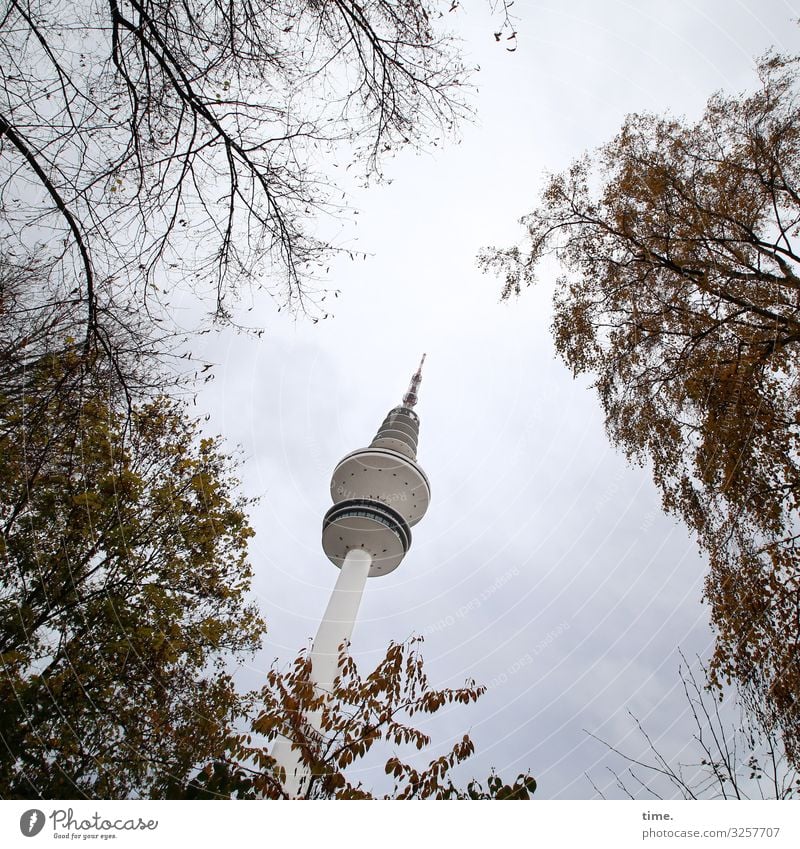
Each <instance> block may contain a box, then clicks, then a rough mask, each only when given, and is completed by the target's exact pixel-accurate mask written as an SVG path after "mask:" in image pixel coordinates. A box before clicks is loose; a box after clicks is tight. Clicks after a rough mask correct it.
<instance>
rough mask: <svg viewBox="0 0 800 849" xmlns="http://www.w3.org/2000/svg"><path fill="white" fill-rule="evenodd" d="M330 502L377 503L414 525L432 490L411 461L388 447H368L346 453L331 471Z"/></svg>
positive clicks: (425, 506) (423, 512) (425, 509)
mask: <svg viewBox="0 0 800 849" xmlns="http://www.w3.org/2000/svg"><path fill="white" fill-rule="evenodd" d="M331 499H332V500H333V502H334V504H341V503H343V502H345V501H352V500H353V499H362V500H366V501H377V502H380V503H381V504H384V505H386V506H387V507H389V508H390V509H392V510H393V511H394V512H396V513H397V514H399V515H400V516H401V517H402V519H403V521H405V522H406V523H407V524H408V525H416V523H417V522H419V520H420V519H421V518H422V517H423V516H424V515H425V513H426V512H427V510H428V505H429V504H430V500H431V487H430V484H429V483H428V478H427V477H426V475H425V472H423V471H422V469H421V468H420V467H419V466H418V465H417V464H416V462H414V460H411V459H409V458H408V457H406V456H404V455H403V454H400V453H398V452H397V451H393V450H391V449H389V448H380V447H375V446H370V447H369V448H360V449H359V450H358V451H353V452H352V453H351V454H348V455H347V456H346V457H344V458H343V459H342V460H341V461H340V462H339V464H338V465H337V466H336V468H335V469H334V470H333V476H332V477H331Z"/></svg>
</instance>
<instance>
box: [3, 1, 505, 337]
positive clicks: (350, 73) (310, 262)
mask: <svg viewBox="0 0 800 849" xmlns="http://www.w3.org/2000/svg"><path fill="white" fill-rule="evenodd" d="M452 8H455V4H453V5H451V9H452ZM442 18H443V12H442V11H441V10H439V9H438V4H437V3H434V2H426V0H367V2H362V3H356V2H351V0H314V2H308V3H296V2H293V0H243V2H234V3H230V2H221V0H187V2H182V3H176V2H172V0H110V2H108V3H93V2H89V1H88V0H77V2H69V3H68V2H65V0H11V2H10V3H9V4H8V6H7V8H6V10H5V12H4V14H3V16H2V18H1V19H0V32H2V40H0V56H2V62H0V66H2V68H3V72H2V76H0V189H2V193H3V211H4V215H3V230H2V232H0V236H2V237H3V238H4V239H5V240H7V244H8V247H7V249H8V250H10V251H12V252H13V255H14V257H15V259H16V260H17V261H18V262H25V261H28V260H29V259H30V258H31V257H37V258H39V259H42V258H43V257H44V256H47V257H50V258H53V259H56V260H58V261H59V262H60V263H61V275H62V277H63V278H64V279H65V280H70V281H75V282H74V285H77V286H78V292H79V296H80V297H81V299H82V300H83V302H84V305H85V313H84V318H85V324H86V331H87V332H88V333H89V334H90V335H92V334H96V333H98V332H99V333H101V334H102V332H104V329H105V328H106V327H107V326H108V325H109V324H112V325H113V323H114V321H116V320H118V315H117V313H116V310H115V308H116V307H118V306H119V302H120V301H124V300H125V298H126V297H127V298H133V299H134V300H135V302H136V303H137V304H139V305H141V304H142V303H143V302H144V303H146V304H147V305H148V306H149V308H150V309H151V310H152V311H153V314H154V315H155V316H156V317H158V315H159V313H161V312H162V307H163V305H165V304H166V303H167V302H168V300H169V292H170V290H171V289H172V288H173V287H174V286H175V285H176V284H177V283H180V284H186V283H190V284H191V285H192V286H193V288H194V290H195V291H196V292H198V293H200V294H201V295H202V296H203V297H204V298H207V297H210V298H211V299H212V301H213V304H214V307H213V309H212V310H211V311H212V313H215V314H216V315H217V317H221V318H227V317H229V315H230V312H229V301H230V296H231V294H232V293H234V292H235V291H236V288H237V286H238V285H239V284H242V283H246V284H253V285H255V286H262V285H263V286H264V287H265V288H266V289H268V290H269V291H270V292H271V293H272V294H273V295H274V296H275V297H276V299H277V300H278V303H280V304H287V303H290V304H294V305H295V306H298V305H299V306H301V307H302V306H303V304H304V303H305V302H306V301H307V299H308V298H309V297H311V298H312V299H313V297H314V284H313V283H312V280H313V279H314V276H315V273H316V272H318V271H319V270H320V264H322V263H323V260H324V258H325V257H326V256H330V255H331V254H333V253H335V252H336V251H337V248H336V246H335V245H334V244H333V243H332V242H331V241H330V240H329V239H327V238H326V237H325V236H324V235H322V230H321V229H320V227H319V225H318V223H315V219H316V218H317V217H318V216H319V214H320V213H321V212H327V213H334V214H335V213H336V212H337V211H340V210H341V205H340V204H341V203H342V201H341V200H340V198H339V195H340V192H337V193H336V197H335V199H334V198H333V196H332V194H331V190H330V187H329V186H328V185H327V181H328V179H329V177H328V176H326V175H325V174H324V173H323V172H324V169H323V168H322V167H320V163H321V162H322V161H329V162H332V163H333V162H335V160H336V159H337V158H343V159H344V160H345V162H346V163H347V164H348V167H349V165H350V164H351V163H354V162H355V163H359V165H360V168H361V171H362V173H366V174H367V175H376V174H377V173H378V169H379V162H380V161H381V159H382V158H383V157H384V156H385V155H386V154H387V153H389V152H390V151H392V150H394V149H396V148H397V147H402V146H406V145H423V144H425V143H426V142H428V141H431V142H432V143H435V141H436V139H437V138H441V137H442V135H444V134H448V133H450V132H451V131H452V130H453V129H454V127H455V125H456V122H457V121H458V119H459V118H461V117H463V116H464V115H465V114H467V110H466V109H465V106H464V101H463V97H462V90H463V87H464V85H465V83H466V80H467V70H466V69H465V67H464V66H463V64H462V62H461V60H460V59H459V57H458V55H457V52H456V51H455V49H454V44H455V43H454V40H453V39H452V38H451V37H450V36H449V35H447V33H446V32H444V30H443V28H442V26H441V24H442V21H441V20H440V19H442ZM506 21H508V15H507V11H506ZM342 171H344V168H343V169H342ZM345 188H346V187H345ZM162 317H163V316H162Z"/></svg>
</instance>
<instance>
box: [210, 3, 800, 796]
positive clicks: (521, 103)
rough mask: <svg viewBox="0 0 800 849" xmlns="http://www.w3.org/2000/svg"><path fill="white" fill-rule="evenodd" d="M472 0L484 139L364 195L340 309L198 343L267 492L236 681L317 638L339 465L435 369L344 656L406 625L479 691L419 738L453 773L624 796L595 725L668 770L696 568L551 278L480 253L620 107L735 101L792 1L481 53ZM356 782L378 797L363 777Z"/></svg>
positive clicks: (215, 400)
mask: <svg viewBox="0 0 800 849" xmlns="http://www.w3.org/2000/svg"><path fill="white" fill-rule="evenodd" d="M464 5H465V6H468V7H469V8H468V10H467V12H463V11H462V12H460V13H458V14H457V15H452V16H450V20H451V23H452V25H453V26H455V27H456V28H457V29H458V31H459V33H460V34H461V35H462V37H463V38H464V49H465V52H466V54H467V56H468V59H469V61H470V62H471V63H475V64H478V65H480V67H481V71H480V73H479V74H478V75H477V77H476V82H477V83H478V85H479V93H478V95H477V96H476V98H475V102H474V105H475V107H476V109H477V120H476V123H475V124H474V125H471V126H466V127H464V128H463V132H462V141H461V143H460V144H458V145H454V144H449V145H445V146H444V147H442V148H436V149H435V151H434V153H433V154H432V155H423V156H416V155H414V154H411V153H409V154H407V155H403V156H401V157H399V158H397V159H396V160H394V161H392V162H391V163H389V165H388V168H387V171H388V176H389V177H391V178H392V180H393V182H392V183H391V184H390V185H383V186H379V187H373V188H371V189H369V190H368V191H364V192H360V193H358V194H356V195H355V197H354V199H353V203H354V207H355V209H356V210H357V211H358V215H350V216H349V218H348V221H347V223H346V224H345V225H344V227H343V229H342V232H341V238H342V239H343V240H345V241H347V242H348V243H350V244H352V246H353V247H354V248H358V249H359V250H364V251H367V252H369V254H370V256H369V257H368V258H367V259H366V260H358V261H356V262H351V261H350V260H341V261H339V262H336V263H334V264H332V266H331V271H330V278H331V286H333V287H338V288H339V289H340V290H341V294H340V296H339V297H338V298H337V299H335V301H334V305H335V311H334V315H333V317H332V318H329V319H327V320H326V321H322V322H319V323H318V324H312V323H311V322H309V321H306V320H303V319H298V320H294V319H292V318H291V317H288V316H286V315H285V314H284V313H280V314H278V313H276V312H275V310H274V307H273V306H272V304H270V303H269V302H267V301H266V300H265V301H258V300H256V301H255V306H254V309H253V311H252V312H251V313H248V315H247V317H248V319H250V320H252V321H254V322H255V323H257V324H261V325H263V326H264V327H265V328H266V332H265V334H264V335H263V337H262V338H261V339H258V340H256V339H253V338H249V337H243V336H236V335H234V334H222V335H219V336H215V337H212V336H206V337H203V339H204V340H205V343H204V344H205V345H206V346H207V347H206V349H205V352H204V353H205V355H206V356H207V357H208V358H209V359H210V360H212V361H214V362H215V363H217V367H216V380H215V381H213V382H211V383H209V384H207V385H206V386H205V387H204V390H203V392H202V393H201V395H200V397H199V399H198V405H199V407H200V408H201V410H202V411H203V412H210V413H211V424H210V426H211V427H212V429H213V430H214V431H215V432H221V433H223V434H224V435H225V436H226V437H227V438H228V439H229V441H230V443H231V444H234V445H235V444H238V445H240V446H241V451H242V455H243V456H244V458H245V464H244V467H243V474H244V485H245V488H246V491H247V492H248V494H251V495H260V496H261V502H260V505H259V506H258V507H257V508H256V509H255V510H254V512H253V515H252V523H253V525H254V527H255V529H256V532H257V536H256V538H255V540H254V542H253V544H252V549H251V554H252V559H253V562H254V565H255V572H256V578H255V592H256V595H257V598H258V602H259V604H260V606H261V609H262V611H263V613H264V615H265V616H266V618H267V621H268V624H269V628H270V630H269V635H268V640H267V643H266V645H265V648H264V651H263V653H262V654H261V655H260V656H259V658H258V659H257V662H256V663H255V664H253V665H252V666H249V667H248V668H247V669H245V670H243V671H242V673H241V678H240V680H241V683H242V686H243V687H244V686H255V685H257V684H258V682H259V681H260V680H261V678H262V677H263V671H264V669H265V668H266V666H268V665H269V663H270V662H271V660H272V659H273V658H275V657H278V658H280V659H281V660H283V661H288V660H290V659H291V658H292V657H293V656H294V655H295V654H296V652H297V650H298V649H299V648H301V647H302V646H304V645H307V642H308V639H309V637H311V636H312V635H313V633H314V632H315V630H316V627H317V624H318V622H319V620H320V617H321V615H322V613H323V610H324V608H325V604H326V602H327V598H328V595H329V593H330V590H331V588H332V587H333V584H334V582H335V579H336V570H335V567H334V566H333V565H332V564H330V563H329V562H328V561H327V559H326V558H325V556H324V554H323V553H322V549H321V546H320V533H321V524H322V517H323V515H324V513H325V511H326V510H327V509H328V507H329V505H330V496H329V491H328V486H329V482H330V476H331V473H332V471H333V468H334V466H335V464H336V462H337V461H338V460H339V459H340V458H341V457H342V456H343V455H344V454H346V453H348V452H349V451H352V450H354V449H356V448H359V447H361V446H364V445H366V444H368V443H369V441H370V440H371V439H372V437H373V436H374V433H375V430H376V429H377V427H378V425H379V424H380V422H381V420H382V418H383V416H384V415H385V414H386V412H387V411H388V410H389V409H390V408H391V407H392V406H394V405H395V404H396V403H398V402H399V400H400V398H401V396H402V394H403V392H404V390H405V388H406V385H407V382H408V379H409V377H410V375H411V373H412V371H413V370H414V369H415V368H416V365H417V362H418V360H419V356H420V354H421V353H422V352H423V351H427V353H428V360H427V363H426V367H425V374H424V379H423V383H422V387H421V391H420V402H419V405H418V407H417V410H418V412H419V415H420V418H421V432H420V448H419V454H418V459H419V461H420V463H421V465H422V467H423V468H424V469H425V471H426V472H427V474H428V476H429V478H430V481H431V487H432V493H433V495H432V502H431V507H430V510H429V511H428V514H427V515H426V516H425V518H424V520H423V521H422V522H420V524H419V525H418V526H417V527H416V528H415V529H414V541H413V545H412V548H411V550H410V552H409V554H408V555H407V557H406V559H405V561H404V562H403V564H402V565H401V567H400V568H399V569H398V570H397V571H395V572H393V573H392V574H391V575H389V576H386V577H382V578H377V579H373V580H370V581H369V583H368V585H367V589H366V592H365V596H364V601H363V603H362V607H361V612H360V617H359V621H358V623H357V626H356V631H355V634H354V638H353V644H352V650H353V652H354V654H355V655H356V657H357V659H358V661H359V662H360V663H361V664H362V666H363V668H367V667H369V666H370V664H374V663H375V662H376V661H377V659H378V658H379V657H380V656H381V654H382V652H383V651H384V650H385V647H386V645H387V643H388V642H389V640H401V639H405V638H407V637H408V636H410V635H411V634H412V633H418V634H423V635H424V636H425V652H424V654H425V658H426V662H427V666H428V671H429V674H430V677H431V681H432V683H433V684H434V685H437V686H438V685H451V686H457V685H460V684H462V683H463V681H464V679H465V678H466V677H474V678H476V679H477V680H478V681H479V682H482V683H484V684H486V685H487V686H488V687H489V690H488V692H487V693H486V695H485V696H484V697H483V698H482V699H481V700H480V701H479V702H478V703H477V704H476V705H475V706H472V707H469V708H465V707H463V706H458V707H455V708H453V709H451V710H444V711H442V713H441V715H439V716H437V717H436V718H435V719H434V720H433V721H432V722H431V723H430V730H431V731H432V733H434V734H435V735H437V740H438V742H439V743H440V744H441V746H446V745H448V743H449V744H452V742H453V741H452V739H451V738H452V736H453V735H458V736H460V735H461V734H462V733H463V732H464V731H467V730H468V731H469V732H470V733H471V735H472V738H473V740H474V742H475V744H476V749H477V754H476V756H475V757H474V758H473V759H472V761H471V762H470V766H469V769H467V770H466V771H465V772H464V776H465V777H469V776H470V775H476V776H479V777H485V776H486V775H487V774H488V772H489V770H490V768H491V767H496V768H497V769H498V770H499V771H500V772H501V773H503V774H507V775H508V776H509V777H511V778H514V777H515V776H516V775H517V773H518V772H521V771H524V770H526V769H529V770H531V771H532V772H533V774H534V775H535V776H536V777H537V779H538V780H539V791H538V795H539V796H540V797H541V798H548V799H552V798H573V799H582V798H591V797H592V796H593V795H594V791H593V789H592V786H591V784H590V783H589V781H588V780H587V778H586V774H588V775H589V776H591V778H592V780H593V781H594V783H595V784H596V785H597V787H599V788H600V789H601V790H602V791H603V792H604V793H605V794H606V795H607V796H609V797H618V796H619V795H620V791H619V789H618V788H616V787H615V785H614V779H613V776H612V775H611V774H610V773H609V772H608V770H607V767H611V768H620V767H621V761H620V760H619V758H616V757H614V756H613V755H610V754H609V753H608V752H607V751H606V750H605V749H604V747H603V746H602V745H600V744H599V743H597V742H596V741H595V740H593V739H592V738H591V737H589V736H588V734H587V733H586V732H587V731H588V732H591V733H593V734H596V735H597V736H599V737H601V738H603V739H605V740H607V741H608V742H610V743H613V744H614V745H616V746H620V747H621V748H623V749H624V750H626V751H630V752H631V753H632V754H640V753H641V751H642V744H641V741H640V739H639V738H638V737H637V735H636V732H635V727H634V724H633V722H632V721H631V719H630V717H629V716H628V714H627V711H628V710H630V711H632V712H633V713H634V714H635V715H636V716H637V717H638V718H639V719H640V720H641V721H642V723H643V725H644V726H645V727H646V728H647V730H648V731H649V733H650V734H651V736H652V737H653V738H654V739H655V740H657V741H658V742H659V745H660V746H662V747H663V749H664V751H665V752H666V753H667V754H678V753H680V751H681V748H682V747H683V746H684V745H685V744H686V743H687V742H688V738H689V736H690V734H691V725H690V723H689V722H688V720H687V717H686V715H685V705H684V702H683V697H682V694H681V693H680V692H679V679H678V674H677V670H678V665H679V656H678V648H679V647H680V648H682V649H683V650H684V652H685V653H686V654H687V656H690V657H693V656H694V655H695V654H699V655H700V656H702V657H707V656H708V655H709V653H710V649H711V645H712V634H711V631H710V629H709V627H708V624H707V619H708V616H707V614H708V611H707V608H706V607H704V606H702V605H701V592H702V582H703V576H704V573H705V564H704V562H703V560H702V559H701V557H700V556H699V555H698V553H697V548H696V545H695V543H694V542H693V540H692V539H690V538H689V536H688V535H687V533H686V531H685V530H684V529H683V528H682V527H681V525H680V524H679V523H677V522H676V521H675V520H673V519H671V518H669V517H666V516H664V515H663V513H662V512H661V510H660V500H659V496H658V493H657V492H656V490H655V487H654V485H653V484H652V482H651V480H650V478H649V475H648V472H647V470H642V469H632V468H629V467H628V466H627V464H626V462H625V460H624V458H623V457H622V456H621V455H620V454H619V453H618V452H616V451H615V450H614V449H613V448H612V447H610V445H609V444H608V442H607V440H606V437H605V434H604V430H603V422H602V417H601V414H600V411H599V404H598V402H597V400H596V397H595V395H594V392H593V390H592V389H591V386H590V381H588V380H578V381H575V380H573V379H572V377H571V375H570V374H569V372H568V371H567V369H566V368H565V367H564V365H563V364H562V363H561V362H560V361H557V360H556V359H555V358H554V352H553V345H552V342H551V339H550V337H549V334H548V325H549V322H550V296H551V294H552V277H553V269H552V267H548V268H545V269H543V272H542V275H541V282H540V285H539V287H538V289H535V290H528V291H526V292H525V293H524V295H523V297H522V298H520V299H519V300H518V301H515V302H512V303H507V304H505V303H503V304H501V303H500V302H499V297H498V295H499V290H500V284H499V282H498V281H497V280H495V279H492V278H489V277H484V276H482V275H481V274H480V273H479V272H478V270H477V268H476V265H475V255H476V253H477V252H478V251H479V250H480V248H481V247H483V246H485V245H491V244H495V245H507V244H511V243H513V242H514V241H515V240H517V239H518V238H519V236H520V234H521V230H520V227H519V225H518V223H517V222H518V219H519V217H520V216H521V215H523V214H524V213H525V212H527V211H529V210H530V209H531V208H532V207H533V206H534V204H535V202H536V198H537V195H538V192H539V190H540V187H541V185H542V182H543V174H544V172H545V171H548V170H549V171H557V170H560V169H563V168H565V167H566V166H567V165H568V164H569V163H570V161H571V160H572V159H573V158H575V157H577V156H579V155H581V154H582V153H583V152H584V151H586V150H589V149H591V148H593V147H594V146H596V145H599V144H602V143H603V142H604V141H607V140H608V139H610V138H611V137H612V136H613V135H614V134H615V132H616V130H617V129H618V128H619V126H620V124H621V122H622V120H623V118H624V116H625V115H626V114H627V113H629V112H635V111H644V110H649V111H655V112H664V111H670V112H671V113H673V114H674V115H685V116H687V117H688V118H689V119H693V118H696V117H698V116H699V115H700V113H701V111H702V108H703V105H704V103H705V101H706V99H707V97H708V96H709V95H710V94H711V93H713V92H714V91H716V90H719V89H724V90H726V91H729V92H740V91H744V90H746V89H748V88H751V87H752V86H753V85H754V83H755V74H754V57H755V56H757V55H759V54H760V53H762V52H763V51H764V50H766V49H767V48H768V47H769V46H770V45H777V46H779V47H781V48H783V49H786V50H797V48H798V44H799V43H800V39H799V38H798V28H797V26H796V25H795V24H794V23H793V21H794V20H796V19H797V18H798V17H800V2H794V0H792V2H785V1H784V0H751V2H734V0H713V1H712V0H710V1H709V2H696V3H691V2H679V0H675V2H670V3H665V2H663V0H644V1H642V0H636V2H633V0H632V1H631V2H621V0H602V1H601V2H599V1H598V0H561V2H539V0H517V3H516V4H515V6H514V10H515V11H516V12H517V14H518V16H519V21H518V29H519V37H518V43H519V47H518V50H517V51H516V52H515V53H508V52H506V50H505V49H504V47H503V45H498V44H496V43H495V40H494V38H493V36H492V33H493V31H494V30H495V29H496V28H497V26H496V24H497V22H496V21H493V20H492V19H491V18H490V17H489V16H488V14H487V13H486V12H485V10H484V8H483V7H484V3H482V2H480V0H473V2H471V3H469V4H467V3H464ZM437 752H438V750H437ZM427 754H431V753H427ZM684 754H685V753H684ZM360 777H361V778H362V779H363V780H364V782H365V784H367V785H368V786H381V787H382V786H384V784H383V783H382V782H383V781H384V779H383V778H382V776H381V773H380V771H379V770H373V769H372V768H371V767H370V766H369V765H368V766H367V768H366V771H365V772H364V773H363V774H362V775H361V776H360Z"/></svg>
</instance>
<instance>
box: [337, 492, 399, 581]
mask: <svg viewBox="0 0 800 849" xmlns="http://www.w3.org/2000/svg"><path fill="white" fill-rule="evenodd" d="M410 546H411V529H410V528H409V526H408V523H407V522H406V521H405V520H404V519H403V517H402V516H401V515H400V514H399V513H397V512H396V511H395V510H393V509H392V508H391V507H388V506H387V505H385V504H382V503H380V502H378V501H374V500H369V499H360V498H353V499H349V500H346V501H340V502H339V503H338V504H334V505H333V507H331V509H330V510H328V512H327V513H326V514H325V518H324V520H323V522H322V548H323V551H324V552H325V554H326V555H327V556H328V559H329V560H330V561H331V562H332V563H334V564H335V565H336V566H338V567H339V568H341V566H342V563H343V562H344V559H345V557H346V556H347V552H348V551H350V550H351V549H355V548H360V549H361V550H362V551H366V552H367V553H368V554H369V555H370V556H371V557H372V565H371V566H370V570H369V573H368V577H370V578H374V577H377V576H378V575H388V574H389V573H390V572H393V571H394V570H395V569H396V568H397V567H398V566H399V565H400V562H401V561H402V559H403V557H405V554H406V552H407V551H408V549H409V547H410Z"/></svg>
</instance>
